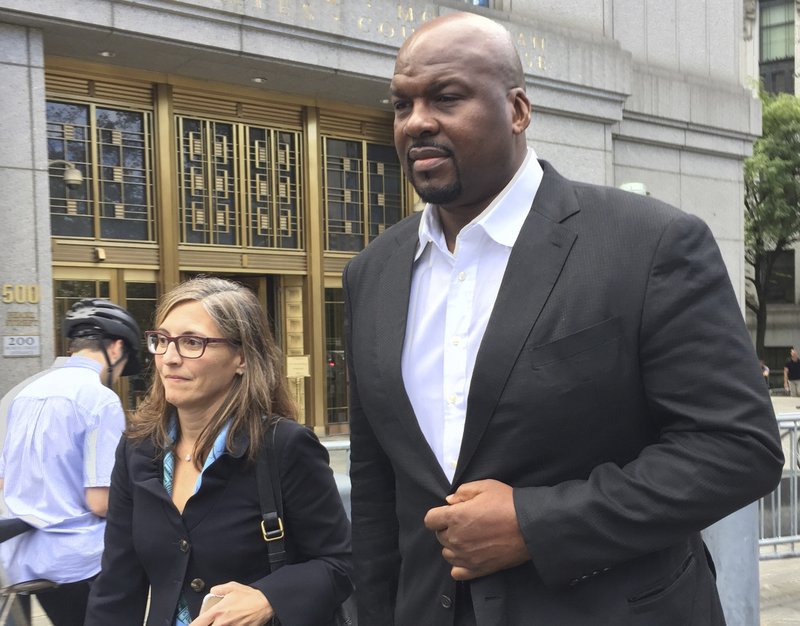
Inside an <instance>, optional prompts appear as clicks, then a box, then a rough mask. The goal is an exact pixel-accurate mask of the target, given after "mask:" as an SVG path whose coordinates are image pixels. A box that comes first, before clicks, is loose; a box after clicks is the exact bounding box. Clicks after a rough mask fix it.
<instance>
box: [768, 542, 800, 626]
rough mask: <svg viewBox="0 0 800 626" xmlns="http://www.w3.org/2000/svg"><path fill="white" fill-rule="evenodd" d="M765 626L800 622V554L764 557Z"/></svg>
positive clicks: (785, 625) (779, 625)
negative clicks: (776, 557)
mask: <svg viewBox="0 0 800 626" xmlns="http://www.w3.org/2000/svg"><path fill="white" fill-rule="evenodd" d="M759 573H760V578H761V626H788V625H789V624H793V625H800V557H796V558H791V559H774V560H769V561H760V563H759Z"/></svg>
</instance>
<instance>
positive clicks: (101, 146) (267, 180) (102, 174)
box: [46, 59, 413, 434]
mask: <svg viewBox="0 0 800 626" xmlns="http://www.w3.org/2000/svg"><path fill="white" fill-rule="evenodd" d="M46 90H47V103H46V104H47V151H48V159H49V161H50V168H49V182H50V220H51V222H50V229H51V243H52V262H53V278H54V284H53V286H54V297H55V310H54V315H55V318H56V320H59V321H60V320H61V319H62V318H63V315H64V313H65V312H66V311H67V309H68V308H69V306H70V305H71V304H73V303H74V302H75V301H77V300H78V299H80V298H84V297H107V298H110V299H112V300H113V301H115V302H117V303H119V304H120V305H122V306H125V307H127V308H128V309H129V310H130V311H131V313H133V314H134V316H135V317H136V319H137V321H138V322H139V324H140V325H141V327H142V330H145V329H147V328H150V327H151V325H152V316H153V311H154V309H155V305H156V302H157V301H158V297H159V296H160V295H161V293H163V290H165V289H169V288H170V287H171V286H173V285H175V284H177V283H178V282H179V281H181V280H185V279H187V278H189V277H191V276H196V275H198V274H209V275H214V276H224V277H228V278H231V279H232V280H235V281H238V282H240V283H243V284H245V285H246V286H247V287H249V288H250V289H252V290H253V292H254V293H256V294H257V295H258V297H259V299H260V301H261V302H262V304H263V306H264V310H265V311H266V312H267V315H268V318H269V322H270V326H271V328H272V330H273V333H274V335H275V339H276V341H277V343H278V345H279V347H280V348H281V350H282V352H283V354H284V357H285V361H284V366H285V373H286V377H287V379H288V382H289V388H290V390H291V391H292V393H293V395H294V397H295V400H296V401H297V404H298V408H299V410H300V420H301V421H302V422H304V423H305V424H306V425H308V426H310V427H312V428H313V429H314V430H315V431H316V432H317V433H318V434H323V433H346V432H347V431H348V429H349V424H348V420H349V411H348V405H347V403H348V401H347V369H346V363H345V361H344V342H343V312H344V306H343V299H342V294H341V272H342V269H343V268H344V266H345V264H346V263H347V261H348V260H349V259H350V258H352V256H353V255H354V254H356V253H357V252H358V251H359V250H362V249H363V248H364V247H365V246H366V245H367V244H368V243H369V242H370V241H372V240H373V239H374V238H375V237H377V236H378V235H379V234H380V233H382V232H383V231H384V230H385V229H386V228H388V227H389V226H391V225H392V224H394V223H396V222H398V221H399V220H400V219H402V218H403V217H404V215H407V214H408V213H409V212H410V211H411V207H412V206H413V197H412V195H411V194H410V193H409V191H410V187H409V185H408V183H407V181H406V180H405V179H404V178H403V175H402V172H401V168H400V164H399V162H398V159H397V155H396V153H395V150H394V148H393V147H392V123H391V116H390V115H388V114H387V113H385V112H380V111H373V110H368V109H359V110H354V109H353V108H352V107H344V106H341V105H337V104H336V103H330V102H329V103H325V102H322V101H319V100H313V101H304V100H302V99H300V98H296V97H291V96H286V95H285V94H267V93H265V92H263V91H262V90H255V89H247V88H243V87H235V88H233V87H230V86H227V85H209V84H208V83H205V82H197V81H193V80H189V79H184V78H180V77H174V76H169V77H166V76H164V75H160V74H158V75H156V74H149V73H146V72H139V71H127V70H125V69H123V68H109V67H100V66H94V65H92V64H86V63H77V62H73V61H70V60H65V59H48V60H47V70H46ZM68 167H74V168H75V169H77V170H78V171H80V173H81V175H82V183H81V184H79V185H77V186H76V185H67V184H66V182H65V180H64V172H65V168H68ZM56 348H57V354H63V353H64V352H63V350H64V345H63V341H62V340H61V339H60V337H59V340H58V342H57V346H56ZM142 358H143V361H144V362H145V363H148V364H149V363H150V355H149V354H146V353H144V351H143V353H142ZM148 384H149V379H148V376H147V373H146V372H145V373H144V374H143V375H142V376H139V377H135V378H132V379H129V380H126V381H124V382H123V383H122V384H121V385H120V387H121V389H120V393H121V396H122V397H123V401H124V404H125V406H126V408H127V409H128V410H130V409H133V408H134V407H135V406H136V403H137V402H139V401H140V400H141V398H142V396H143V394H144V393H145V392H146V389H147V385H148Z"/></svg>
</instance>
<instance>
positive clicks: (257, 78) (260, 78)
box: [250, 76, 267, 85]
mask: <svg viewBox="0 0 800 626" xmlns="http://www.w3.org/2000/svg"><path fill="white" fill-rule="evenodd" d="M250 82H253V83H256V84H257V85H262V84H264V83H266V82H267V79H266V78H265V77H264V76H253V78H251V79H250Z"/></svg>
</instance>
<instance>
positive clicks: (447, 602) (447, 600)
mask: <svg viewBox="0 0 800 626" xmlns="http://www.w3.org/2000/svg"><path fill="white" fill-rule="evenodd" d="M439 600H440V601H441V603H442V606H443V607H444V608H446V609H449V608H450V607H451V606H453V601H452V600H451V599H450V596H445V595H442V597H441V598H439Z"/></svg>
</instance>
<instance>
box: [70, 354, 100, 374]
mask: <svg viewBox="0 0 800 626" xmlns="http://www.w3.org/2000/svg"><path fill="white" fill-rule="evenodd" d="M63 366H64V367H85V368H86V369H90V370H93V371H95V372H97V373H98V374H99V373H100V372H101V371H102V370H103V367H104V366H103V364H102V363H100V361H95V360H94V359H90V358H89V357H88V356H78V355H74V356H71V357H69V359H67V362H66V363H64V365H63Z"/></svg>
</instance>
